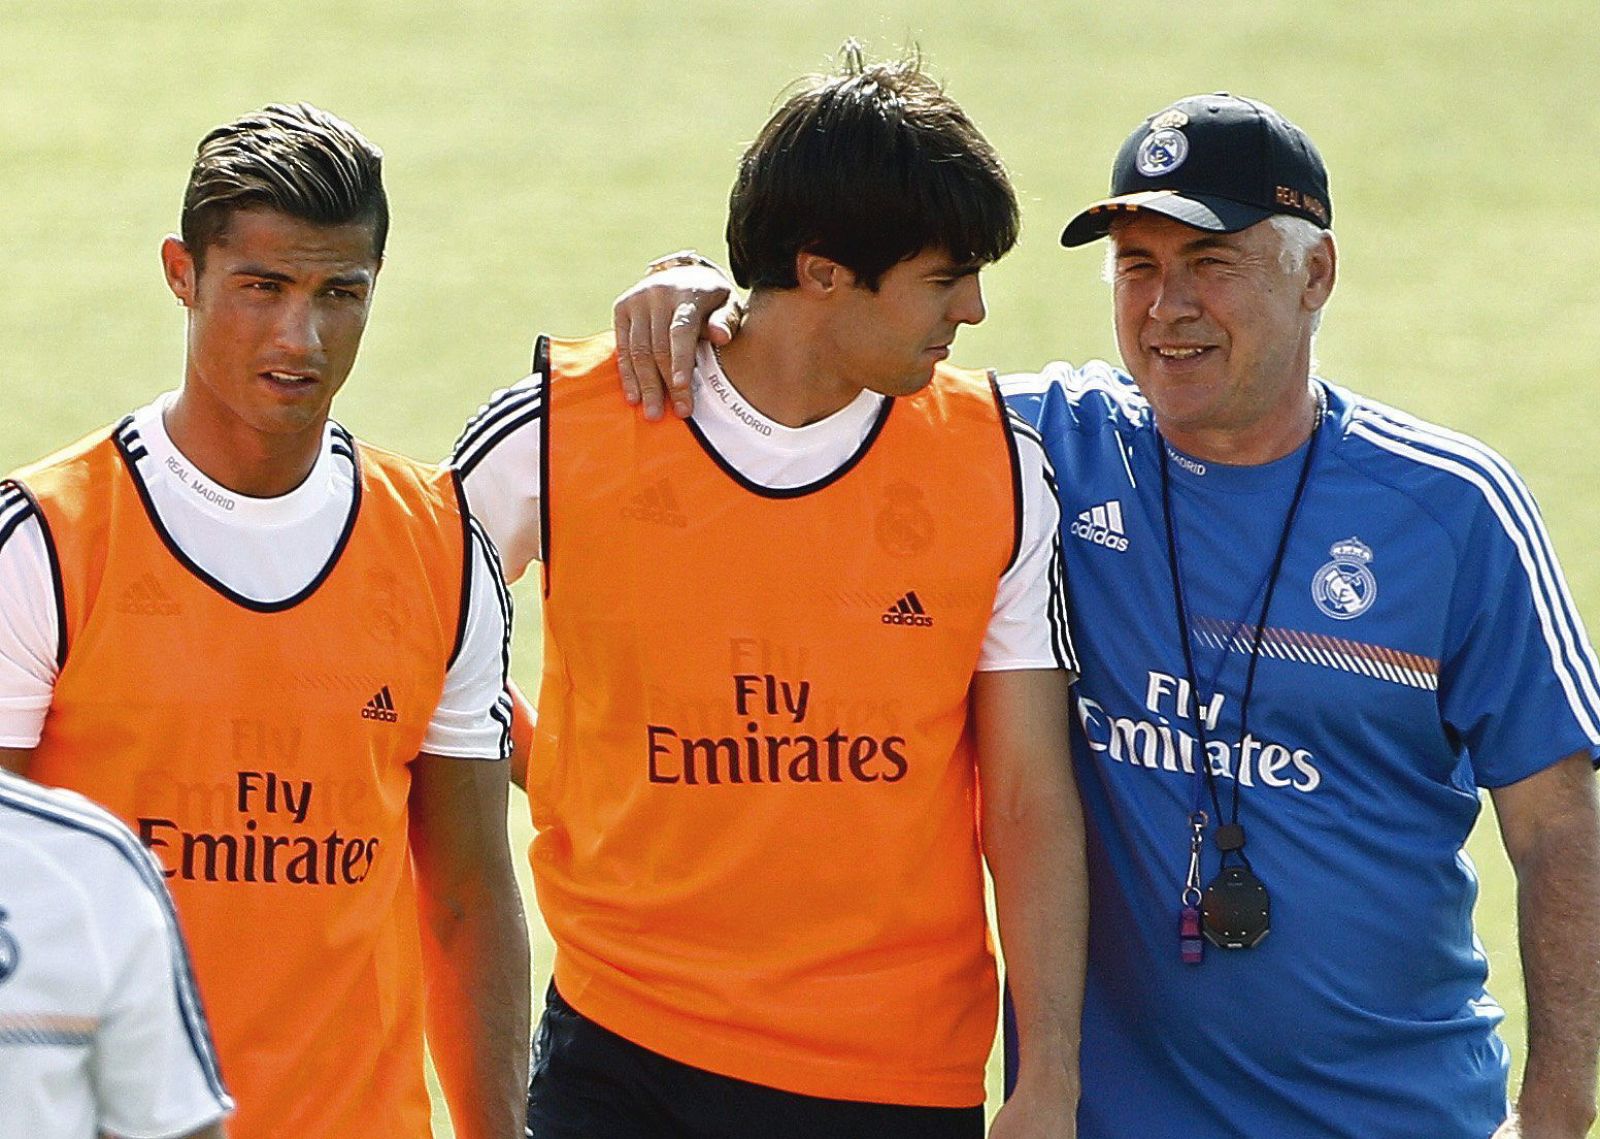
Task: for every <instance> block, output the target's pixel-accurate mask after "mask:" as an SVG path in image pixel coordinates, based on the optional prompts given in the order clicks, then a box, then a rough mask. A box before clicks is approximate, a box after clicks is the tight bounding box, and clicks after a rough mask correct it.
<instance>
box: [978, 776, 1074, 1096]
mask: <svg viewBox="0 0 1600 1139" xmlns="http://www.w3.org/2000/svg"><path fill="white" fill-rule="evenodd" d="M983 830H984V851H985V855H986V857H987V860H988V863H989V869H990V873H991V874H992V876H993V878H994V891H995V912H996V915H997V916H998V918H999V924H1000V943H1001V947H1002V949H1003V951H1004V953H1005V961H1006V980H1007V984H1008V986H1009V988H1010V991H1011V999H1012V1004H1013V1006H1014V1008H1015V1010H1016V1016H1017V1036H1018V1042H1019V1052H1020V1061H1021V1062H1020V1067H1019V1070H1018V1084H1019V1087H1020V1086H1022V1084H1023V1083H1024V1082H1025V1081H1032V1080H1034V1079H1041V1080H1052V1081H1053V1080H1056V1079H1063V1078H1064V1079H1065V1080H1066V1081H1067V1084H1068V1086H1070V1087H1071V1088H1072V1089H1073V1093H1074V1094H1076V1089H1077V1086H1078V1030H1079V1022H1080V1020H1081V1016H1082V1010H1083V980H1084V969H1085V958H1086V947H1087V941H1088V889H1087V886H1086V883H1085V867H1084V849H1083V823H1082V818H1081V812H1080V808H1079V806H1078V802H1077V797H1076V795H1075V794H1074V793H1072V792H1071V790H1070V789H1066V788H1049V789H1044V788H1040V789H1037V791H1036V793H1035V794H1032V795H1029V796H1027V797H1026V798H1025V799H1024V798H1023V797H1021V796H1018V797H1016V798H1015V801H1014V802H1011V803H1004V802H994V801H992V800H990V799H989V797H988V796H985V802H984V818H983Z"/></svg>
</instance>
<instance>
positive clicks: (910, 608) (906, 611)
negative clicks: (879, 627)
mask: <svg viewBox="0 0 1600 1139" xmlns="http://www.w3.org/2000/svg"><path fill="white" fill-rule="evenodd" d="M882 621H883V623H884V624H885V625H920V626H923V627H927V626H930V625H932V624H933V618H932V617H930V616H928V611H927V610H926V609H924V608H923V607H922V601H921V600H920V599H919V598H918V597H917V591H916V590H914V589H913V590H911V591H910V592H909V593H907V594H906V595H905V596H904V597H902V598H901V599H900V600H899V601H896V602H895V603H894V604H893V605H891V606H889V609H888V611H887V612H886V613H884V615H883V617H882Z"/></svg>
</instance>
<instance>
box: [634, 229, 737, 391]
mask: <svg viewBox="0 0 1600 1139" xmlns="http://www.w3.org/2000/svg"><path fill="white" fill-rule="evenodd" d="M652 264H653V265H665V266H668V267H666V268H662V269H659V270H656V271H652V272H651V273H650V274H648V275H647V276H645V277H644V278H642V279H641V280H640V281H639V282H638V283H637V284H635V285H634V286H633V287H632V288H630V289H628V290H627V291H626V292H624V293H623V294H622V295H621V296H619V297H618V298H617V299H616V303H615V304H614V305H613V306H612V309H611V322H612V327H613V328H614V329H615V330H616V334H617V368H618V371H620V372H621V373H622V394H623V398H625V399H626V400H627V401H628V402H629V403H630V404H633V405H635V406H642V407H643V408H644V415H645V418H646V419H659V418H661V413H662V410H663V409H664V408H665V406H666V403H667V401H668V400H670V401H671V403H672V410H673V413H674V414H676V415H677V416H678V417H679V418H680V419H687V418H688V416H689V414H690V412H692V411H693V410H694V397H693V395H692V394H691V392H690V390H689V382H690V379H691V378H692V377H693V375H694V355H695V348H696V345H697V344H698V343H699V341H700V340H701V339H702V338H704V339H706V340H709V341H710V342H711V343H712V344H715V345H718V346H721V345H723V344H726V343H728V341H730V340H732V339H733V337H734V334H735V333H737V332H738V330H739V322H740V321H741V320H742V319H743V318H744V306H743V305H742V304H740V302H739V299H738V297H736V296H735V295H734V292H733V282H732V281H730V280H729V279H728V276H727V274H726V273H724V272H723V271H722V270H721V269H720V268H718V267H717V266H716V265H715V264H714V263H713V262H711V261H709V260H707V259H705V258H701V257H699V255H698V254H671V255H669V256H667V257H663V258H660V259H658V260H657V261H655V262H653V263H652Z"/></svg>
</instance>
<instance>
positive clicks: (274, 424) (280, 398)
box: [162, 209, 379, 439]
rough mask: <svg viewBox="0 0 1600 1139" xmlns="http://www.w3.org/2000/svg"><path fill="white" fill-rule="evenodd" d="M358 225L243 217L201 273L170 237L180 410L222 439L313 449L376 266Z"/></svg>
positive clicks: (352, 347)
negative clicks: (301, 439) (275, 438)
mask: <svg viewBox="0 0 1600 1139" xmlns="http://www.w3.org/2000/svg"><path fill="white" fill-rule="evenodd" d="M372 244H373V242H372V227H371V226H370V225H368V224H365V223H354V224H350V225H334V226H326V225H317V224H315V223H313V222H308V221H302V220H301V219H299V218H293V217H289V216H288V215H286V214H282V213H279V212H278V211H276V210H271V209H249V210H242V211H240V212H237V213H235V214H234V215H233V217H232V218H231V219H230V220H229V223H228V227H227V229H226V230H225V231H224V232H223V233H222V234H221V236H220V237H219V238H218V239H217V240H216V241H215V242H214V243H213V244H211V245H210V246H209V247H207V249H206V250H205V267H204V269H200V268H199V267H198V266H197V265H196V264H195V261H194V257H193V255H192V254H191V252H190V251H189V250H188V249H187V248H186V247H185V246H184V245H183V243H182V242H181V241H179V240H178V239H177V238H168V239H167V243H166V244H165V245H164V246H163V247H162V261H163V264H164V266H165V268H166V273H167V283H168V285H169V286H170V287H171V289H172V291H173V293H174V294H176V295H177V297H178V299H179V300H180V301H181V302H182V303H183V304H184V305H185V306H186V307H187V308H188V309H189V326H188V360H187V371H186V375H185V379H184V392H183V396H182V398H183V400H184V401H185V402H186V403H187V404H188V405H189V406H190V407H191V408H192V409H194V410H195V411H196V412H197V413H198V414H199V415H200V417H201V418H202V420H203V421H204V422H206V423H208V424H209V425H211V426H213V427H214V428H215V429H217V430H218V431H220V432H222V433H223V434H231V433H233V432H236V431H238V430H240V429H241V428H243V429H246V430H249V431H254V432H258V433H263V434H271V435H294V434H306V435H308V436H313V437H316V438H318V439H320V436H321V431H322V426H323V424H324V422H325V421H326V420H327V417H328V407H329V405H330V404H331V403H332V401H333V397H334V395H335V393H337V392H338V390H339V388H340V387H341V386H343V384H344V381H345V377H347V376H348V375H349V374H350V369H351V367H352V366H353V365H354V364H355V359H356V350H357V349H358V348H359V347H360V345H361V333H362V330H363V329H364V328H365V327H366V324H367V313H368V311H369V309H370V307H371V302H372V289H373V285H374V283H375V282H376V280H377V276H378V268H379V259H378V257H377V255H376V254H375V253H374V252H373V248H372Z"/></svg>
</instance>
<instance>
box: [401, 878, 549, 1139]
mask: <svg viewBox="0 0 1600 1139" xmlns="http://www.w3.org/2000/svg"><path fill="white" fill-rule="evenodd" d="M506 875H507V877H508V878H509V877H510V873H509V867H507V869H506ZM506 885H508V886H509V890H507V889H506V888H505V886H506ZM508 893H509V896H507V894H508ZM434 910H435V912H433V913H432V914H430V915H429V918H428V920H427V921H426V922H425V929H426V932H425V936H424V938H423V946H424V953H425V957H426V960H425V965H426V969H427V1001H428V1044H429V1047H430V1050H431V1052H432V1054H433V1060H434V1066H435V1067H436V1068H437V1069H438V1072H439V1081H440V1083H441V1085H442V1086H443V1088H444V1092H445V1099H446V1101H447V1102H448V1103H449V1105H450V1117H451V1120H452V1121H453V1123H454V1125H455V1133H456V1135H457V1136H459V1137H460V1139H522V1136H523V1118H524V1114H525V1112H526V1103H527V1092H528V1041H529V989H530V985H529V976H528V973H529V967H528V961H529V954H528V931H527V924H526V922H525V921H524V919H523V913H522V903H521V899H520V896H519V895H518V894H517V892H516V885H515V882H514V881H511V882H509V883H508V884H503V887H502V889H500V890H497V891H495V892H494V894H492V895H487V896H486V897H485V898H484V899H482V901H481V902H480V903H478V904H474V905H473V906H471V907H470V908H465V909H460V910H456V909H452V908H450V907H446V906H443V905H440V906H437V907H435V908H434Z"/></svg>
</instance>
